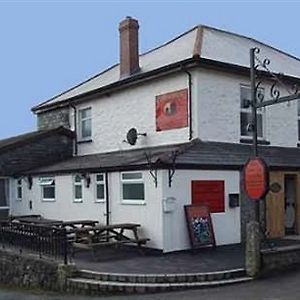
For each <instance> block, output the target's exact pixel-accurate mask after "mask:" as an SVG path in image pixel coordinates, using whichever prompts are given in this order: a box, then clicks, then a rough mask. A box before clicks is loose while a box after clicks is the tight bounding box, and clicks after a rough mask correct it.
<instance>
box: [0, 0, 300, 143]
mask: <svg viewBox="0 0 300 300" xmlns="http://www.w3.org/2000/svg"><path fill="white" fill-rule="evenodd" d="M299 12H300V0H299V1H247V2H246V1H142V0H141V1H131V2H128V1H113V0H111V1H54V0H53V1H42V0H41V1H26V0H22V1H14V0H9V1H4V0H0V84H1V98H0V99H1V100H0V101H1V110H0V138H4V137H9V136H13V135H17V134H19V133H23V132H27V131H32V130H35V126H36V120H35V116H34V115H33V114H32V113H31V111H30V109H31V107H32V106H34V105H36V104H38V103H39V102H42V101H44V100H47V99H48V98H50V97H52V96H54V95H56V94H58V93H60V92H62V91H64V90H65V89H68V88H70V87H72V86H73V85H75V84H78V83H79V82H81V81H83V80H85V79H87V78H89V77H90V76H92V75H94V74H96V73H98V72H100V71H101V70H103V69H104V68H106V67H108V66H110V65H112V64H115V63H116V62H118V58H119V43H118V42H119V33H118V23H119V21H121V20H122V19H123V18H124V17H126V16H133V17H135V18H137V19H138V20H139V23H140V51H141V52H144V51H145V50H148V49H150V48H153V47H156V46H158V45H159V44H161V43H163V42H165V41H167V40H169V39H172V38H173V37H175V36H176V35H179V34H181V33H182V32H184V31H186V30H188V29H190V28H192V27H193V26H195V25H197V24H206V25H211V26H215V27H218V28H222V29H225V30H229V31H232V32H236V33H239V34H243V35H246V36H250V37H254V38H256V39H258V40H260V41H262V42H266V43H268V44H271V45H272V46H274V47H277V48H279V49H281V50H284V51H287V52H289V53H290V54H293V55H295V56H297V57H300V37H299V28H300V26H299V23H300V21H299Z"/></svg>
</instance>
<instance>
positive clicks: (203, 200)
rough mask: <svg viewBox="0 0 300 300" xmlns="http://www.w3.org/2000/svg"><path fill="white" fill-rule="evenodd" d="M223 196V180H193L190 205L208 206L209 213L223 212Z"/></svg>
mask: <svg viewBox="0 0 300 300" xmlns="http://www.w3.org/2000/svg"><path fill="white" fill-rule="evenodd" d="M224 202H225V196H224V181H223V180H193V181H192V204H203V205H206V206H208V208H209V211H210V212H211V213H218V212H224V211H225V207H224Z"/></svg>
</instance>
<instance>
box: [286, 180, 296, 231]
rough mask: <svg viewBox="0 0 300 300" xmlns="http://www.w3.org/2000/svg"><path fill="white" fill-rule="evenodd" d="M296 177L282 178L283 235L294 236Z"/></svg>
mask: <svg viewBox="0 0 300 300" xmlns="http://www.w3.org/2000/svg"><path fill="white" fill-rule="evenodd" d="M296 212H297V176H296V175H285V176H284V226H285V234H286V235H293V234H296V233H297V232H296Z"/></svg>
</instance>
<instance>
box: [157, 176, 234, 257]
mask: <svg viewBox="0 0 300 300" xmlns="http://www.w3.org/2000/svg"><path fill="white" fill-rule="evenodd" d="M192 180H224V182H225V212H224V213H213V214H212V222H213V228H214V233H215V238H216V244H217V245H225V244H234V243H239V242H240V208H239V207H237V208H229V198H228V195H229V193H239V192H240V187H239V182H240V175H239V172H238V171H202V170H199V171H195V170H177V171H176V172H175V175H174V178H173V183H172V186H171V187H169V186H168V174H167V171H164V176H163V199H167V198H168V197H174V198H175V199H176V205H175V209H174V211H173V212H169V213H163V239H164V251H165V252H169V251H177V250H184V249H189V248H190V241H189V237H188V230H187V225H186V219H185V214H184V205H188V204H191V201H192V199H191V197H192V194H191V181H192Z"/></svg>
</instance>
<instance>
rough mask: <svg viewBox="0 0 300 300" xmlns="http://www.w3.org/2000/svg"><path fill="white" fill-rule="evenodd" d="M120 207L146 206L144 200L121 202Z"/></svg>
mask: <svg viewBox="0 0 300 300" xmlns="http://www.w3.org/2000/svg"><path fill="white" fill-rule="evenodd" d="M121 204H122V205H146V202H145V200H122V202H121Z"/></svg>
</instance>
